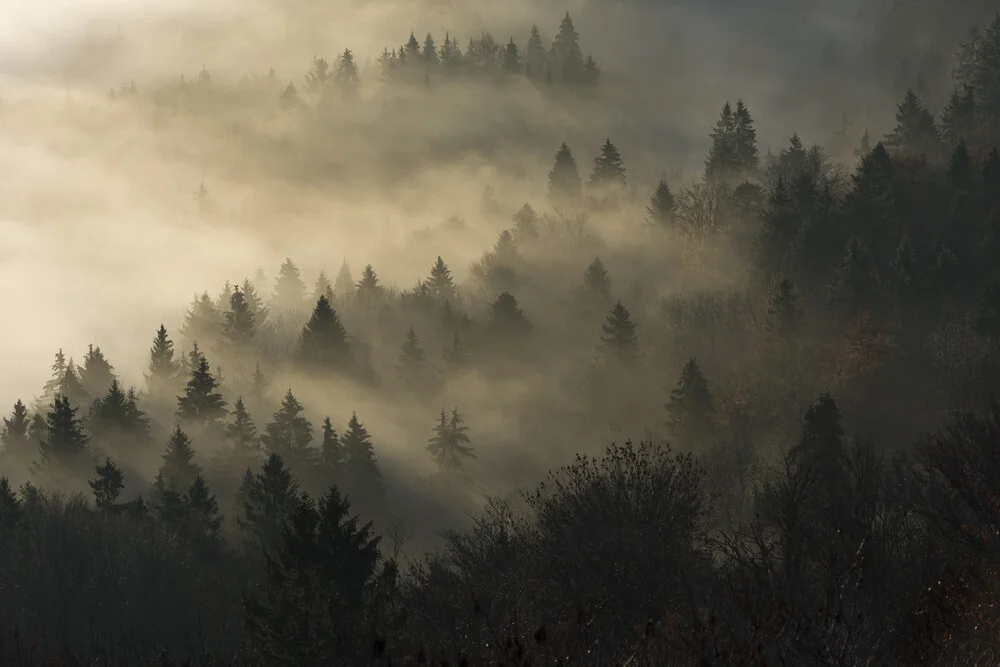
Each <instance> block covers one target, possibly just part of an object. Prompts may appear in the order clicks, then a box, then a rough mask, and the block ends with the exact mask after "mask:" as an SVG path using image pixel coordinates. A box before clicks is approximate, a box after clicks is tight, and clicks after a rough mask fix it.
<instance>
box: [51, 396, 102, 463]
mask: <svg viewBox="0 0 1000 667" xmlns="http://www.w3.org/2000/svg"><path fill="white" fill-rule="evenodd" d="M76 411H77V409H76V408H74V407H72V406H71V405H70V403H69V399H68V398H66V397H65V396H63V395H61V394H60V395H56V397H55V400H53V402H52V407H51V409H50V410H49V411H48V413H47V414H46V415H45V439H44V440H43V441H42V442H40V443H39V454H40V455H41V458H42V464H46V465H47V464H56V465H59V466H63V467H66V468H74V467H76V466H78V465H80V464H81V463H83V460H84V457H85V455H86V453H87V449H88V445H89V444H90V439H89V438H88V437H87V434H86V433H85V432H84V430H83V425H82V424H81V423H80V420H79V419H77V417H76Z"/></svg>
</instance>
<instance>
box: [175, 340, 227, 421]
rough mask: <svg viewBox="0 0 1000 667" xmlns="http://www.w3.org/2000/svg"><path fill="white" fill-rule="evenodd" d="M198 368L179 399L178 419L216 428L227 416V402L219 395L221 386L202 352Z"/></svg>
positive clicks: (199, 354)
mask: <svg viewBox="0 0 1000 667" xmlns="http://www.w3.org/2000/svg"><path fill="white" fill-rule="evenodd" d="M195 354H196V355H197V358H198V361H197V364H198V365H197V367H196V368H195V369H194V371H192V373H191V379H189V380H188V382H187V386H186V388H185V390H184V395H183V396H178V397H177V418H178V419H179V420H181V421H185V422H191V423H197V424H199V425H201V426H202V427H210V426H215V425H217V424H218V423H219V421H220V420H222V419H224V418H225V416H226V401H225V400H223V398H222V394H220V393H218V391H216V390H217V388H218V386H219V384H218V382H217V381H216V379H215V376H213V375H212V372H211V370H210V369H209V365H208V359H206V358H205V355H203V354H201V353H200V352H197V351H196V352H195Z"/></svg>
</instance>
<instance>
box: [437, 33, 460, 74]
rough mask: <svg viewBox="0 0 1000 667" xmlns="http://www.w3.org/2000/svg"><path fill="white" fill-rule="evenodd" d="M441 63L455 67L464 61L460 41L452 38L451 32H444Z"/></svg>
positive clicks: (451, 67) (450, 67) (440, 54)
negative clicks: (459, 45)
mask: <svg viewBox="0 0 1000 667" xmlns="http://www.w3.org/2000/svg"><path fill="white" fill-rule="evenodd" d="M439 57H440V59H441V65H442V66H443V67H445V68H448V69H454V68H456V67H458V65H459V64H460V63H461V62H462V51H461V49H460V48H459V47H458V42H457V41H456V40H454V39H452V38H451V35H450V34H449V33H447V32H446V33H445V34H444V42H443V43H442V45H441V52H440V53H439Z"/></svg>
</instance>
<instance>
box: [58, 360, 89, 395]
mask: <svg viewBox="0 0 1000 667" xmlns="http://www.w3.org/2000/svg"><path fill="white" fill-rule="evenodd" d="M59 393H60V394H62V395H63V396H65V397H66V398H67V399H69V401H70V402H71V403H72V404H73V405H75V406H77V407H80V406H85V405H87V404H89V403H90V398H91V397H90V394H88V393H87V390H86V389H85V388H84V386H83V382H81V381H80V376H79V372H78V371H77V368H76V365H75V364H74V363H73V360H72V359H70V360H69V361H68V362H66V372H65V373H63V377H62V382H60V383H59Z"/></svg>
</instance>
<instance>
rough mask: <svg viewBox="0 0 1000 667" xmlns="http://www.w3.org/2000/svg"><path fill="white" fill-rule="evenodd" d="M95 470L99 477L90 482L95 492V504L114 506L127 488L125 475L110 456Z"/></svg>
mask: <svg viewBox="0 0 1000 667" xmlns="http://www.w3.org/2000/svg"><path fill="white" fill-rule="evenodd" d="M94 470H95V471H96V472H97V478H96V479H93V480H90V481H89V482H88V484H90V489H91V491H93V493H94V504H95V505H97V506H98V507H102V508H103V507H114V505H115V501H116V500H118V496H120V495H121V492H122V489H124V488H125V475H124V474H123V473H122V471H121V470H120V469H119V468H118V466H116V465H115V464H114V462H112V460H111V459H110V458H105V459H104V465H102V466H97V467H95V468H94Z"/></svg>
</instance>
